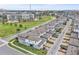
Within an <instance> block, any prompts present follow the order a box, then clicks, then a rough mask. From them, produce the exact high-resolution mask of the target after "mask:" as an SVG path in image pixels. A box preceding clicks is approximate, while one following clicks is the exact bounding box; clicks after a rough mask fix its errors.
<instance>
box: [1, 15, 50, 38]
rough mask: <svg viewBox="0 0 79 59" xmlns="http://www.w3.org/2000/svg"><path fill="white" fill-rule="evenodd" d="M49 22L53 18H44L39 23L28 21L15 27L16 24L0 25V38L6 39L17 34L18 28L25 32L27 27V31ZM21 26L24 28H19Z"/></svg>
mask: <svg viewBox="0 0 79 59" xmlns="http://www.w3.org/2000/svg"><path fill="white" fill-rule="evenodd" d="M49 20H51V16H45V17H42V19H40V20H38V21H31V22H29V21H28V22H21V23H17V26H15V24H12V25H10V24H2V23H0V37H4V36H8V35H10V34H14V33H16V29H17V28H19V29H21V30H25V27H26V29H28V28H32V27H34V26H37V25H39V24H42V23H44V22H46V21H49ZM19 24H22V25H23V27H19Z"/></svg>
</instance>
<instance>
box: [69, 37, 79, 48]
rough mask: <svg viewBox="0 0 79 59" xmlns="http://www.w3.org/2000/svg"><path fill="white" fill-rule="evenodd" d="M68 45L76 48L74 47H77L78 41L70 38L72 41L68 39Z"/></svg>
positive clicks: (78, 45)
mask: <svg viewBox="0 0 79 59" xmlns="http://www.w3.org/2000/svg"><path fill="white" fill-rule="evenodd" d="M69 44H70V45H73V46H76V47H79V40H78V39H74V38H72V39H70V41H69Z"/></svg>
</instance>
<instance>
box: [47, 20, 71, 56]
mask: <svg viewBox="0 0 79 59" xmlns="http://www.w3.org/2000/svg"><path fill="white" fill-rule="evenodd" d="M71 22H72V21H71V20H69V21H68V22H67V25H66V26H65V28H64V29H63V31H62V32H61V34H60V35H59V37H58V38H57V39H56V41H55V44H54V45H53V46H52V47H51V48H50V50H49V51H48V53H47V54H48V55H55V54H56V53H57V51H58V49H59V47H60V44H61V42H62V40H63V37H64V35H65V34H66V32H67V30H68V27H69V26H70V24H71Z"/></svg>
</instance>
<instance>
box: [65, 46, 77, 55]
mask: <svg viewBox="0 0 79 59" xmlns="http://www.w3.org/2000/svg"><path fill="white" fill-rule="evenodd" d="M77 49H78V48H77V47H75V46H71V45H69V46H68V49H67V52H66V54H67V55H77Z"/></svg>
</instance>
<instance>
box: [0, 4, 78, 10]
mask: <svg viewBox="0 0 79 59" xmlns="http://www.w3.org/2000/svg"><path fill="white" fill-rule="evenodd" d="M0 9H7V10H29V9H30V4H0ZM31 10H79V4H31Z"/></svg>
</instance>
